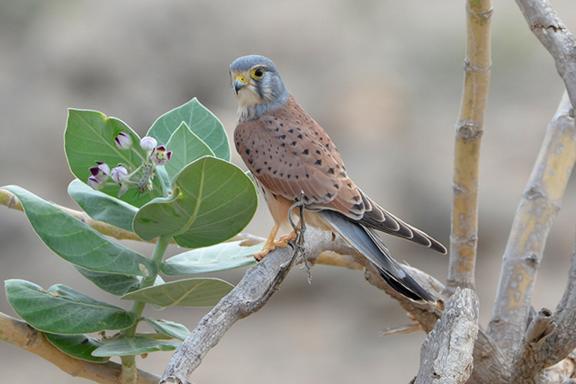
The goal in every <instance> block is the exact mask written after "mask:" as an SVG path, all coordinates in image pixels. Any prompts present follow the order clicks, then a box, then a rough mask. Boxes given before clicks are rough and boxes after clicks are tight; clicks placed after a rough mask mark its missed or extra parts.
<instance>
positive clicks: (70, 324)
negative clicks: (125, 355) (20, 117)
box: [4, 279, 135, 335]
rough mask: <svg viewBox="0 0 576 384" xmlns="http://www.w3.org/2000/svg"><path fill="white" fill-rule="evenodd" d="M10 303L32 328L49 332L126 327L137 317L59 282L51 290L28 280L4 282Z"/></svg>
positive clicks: (85, 331) (91, 330)
mask: <svg viewBox="0 0 576 384" xmlns="http://www.w3.org/2000/svg"><path fill="white" fill-rule="evenodd" d="M4 286H5V288H6V296H7V297H8V302H9V303H10V305H11V306H12V308H14V311H16V313H18V315H20V317H22V318H23V319H24V320H26V322H27V323H28V324H30V325H31V326H32V327H34V328H36V329H38V330H40V331H42V332H48V333H58V334H62V335H78V334H82V333H92V332H100V331H104V330H117V329H125V328H128V327H130V326H131V325H132V324H134V320H135V319H134V316H133V315H132V314H131V313H128V312H126V311H124V310H123V309H122V308H118V307H115V306H113V305H110V304H106V303H103V302H101V301H97V300H94V299H92V298H90V297H88V296H86V295H84V294H82V293H80V292H77V291H75V290H73V289H72V288H69V287H66V286H65V285H61V284H56V285H53V286H51V287H50V288H49V289H48V290H44V289H42V287H40V286H38V285H36V284H34V283H31V282H29V281H25V280H17V279H12V280H6V281H5V282H4Z"/></svg>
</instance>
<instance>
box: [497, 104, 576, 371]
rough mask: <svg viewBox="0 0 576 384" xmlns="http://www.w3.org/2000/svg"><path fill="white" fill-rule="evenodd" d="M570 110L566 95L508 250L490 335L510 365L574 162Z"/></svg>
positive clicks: (575, 148)
mask: <svg viewBox="0 0 576 384" xmlns="http://www.w3.org/2000/svg"><path fill="white" fill-rule="evenodd" d="M570 111H571V105H570V101H569V100H568V98H567V97H566V96H564V97H563V98H562V101H561V103H560V106H559V107H558V111H557V112H556V115H555V116H554V118H553V119H552V121H551V122H550V124H549V126H548V129H547V131H546V136H545V138H544V142H543V143H542V147H541V148H540V153H539V155H538V159H537V160H536V164H535V165H534V168H533V170H532V174H531V176H530V180H529V181H528V185H527V187H526V189H525V191H524V194H523V197H522V199H521V201H520V204H519V206H518V209H517V211H516V215H515V217H514V222H513V224H512V229H511V231H510V236H509V238H508V243H507V244H506V249H505V251H504V256H503V262H502V271H501V275H500V282H499V285H498V293H497V298H496V302H495V304H494V311H493V317H492V320H491V321H490V327H489V333H490V335H491V336H492V338H493V339H494V340H495V341H496V342H497V344H498V345H499V347H500V349H501V350H502V353H503V355H504V356H506V357H507V359H508V362H509V363H511V360H512V357H513V353H514V352H516V351H517V350H518V348H519V347H520V343H521V341H522V339H523V337H524V330H525V329H526V323H527V320H528V314H529V310H530V302H531V298H532V291H533V289H534V284H535V281H536V272H537V270H538V266H539V264H540V261H541V260H542V253H543V251H544V246H545V244H546V239H547V237H548V232H549V231H550V227H551V226H552V222H553V221H554V218H555V217H556V215H557V213H558V210H559V209H560V205H561V203H562V198H563V196H564V192H565V190H566V186H567V183H568V179H569V177H570V173H571V172H572V168H573V166H574V162H575V161H576V127H575V125H574V119H573V118H572V117H571V116H570V113H571V112H570Z"/></svg>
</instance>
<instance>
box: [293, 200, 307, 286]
mask: <svg viewBox="0 0 576 384" xmlns="http://www.w3.org/2000/svg"><path fill="white" fill-rule="evenodd" d="M303 196H304V191H302V192H301V193H300V198H299V199H297V200H296V201H295V202H294V204H292V206H291V207H290V209H289V211H288V212H289V214H288V219H289V220H290V225H291V226H292V229H293V233H294V234H295V238H294V240H295V241H294V257H298V256H300V257H301V258H302V262H303V263H304V267H305V268H306V272H308V284H311V283H312V274H311V273H310V263H309V262H308V258H307V257H306V254H305V253H304V232H306V223H305V222H304V208H305V205H304V199H303V198H302V197H303ZM294 208H300V211H299V216H298V217H299V218H300V221H299V222H298V223H297V224H296V223H294V220H293V219H292V210H293V209H294Z"/></svg>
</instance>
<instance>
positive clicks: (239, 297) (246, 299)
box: [163, 228, 505, 384]
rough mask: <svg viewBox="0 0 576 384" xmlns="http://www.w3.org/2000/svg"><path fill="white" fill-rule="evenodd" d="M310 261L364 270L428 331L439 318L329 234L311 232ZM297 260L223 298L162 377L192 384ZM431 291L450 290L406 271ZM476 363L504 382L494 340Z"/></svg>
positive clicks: (275, 258) (254, 271)
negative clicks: (203, 363) (191, 379)
mask: <svg viewBox="0 0 576 384" xmlns="http://www.w3.org/2000/svg"><path fill="white" fill-rule="evenodd" d="M305 244H306V249H305V256H306V257H308V258H309V260H310V261H311V263H313V264H322V265H332V266H337V267H344V268H349V269H354V270H359V269H364V270H365V278H366V280H367V281H368V282H369V283H370V284H372V285H374V286H376V287H378V288H380V289H383V290H384V291H385V292H386V293H388V294H389V295H390V296H392V297H393V298H394V299H396V300H397V301H398V302H399V304H400V305H401V306H402V307H403V308H404V309H405V310H406V312H407V313H408V315H409V317H410V318H411V319H412V320H414V321H416V322H417V323H418V324H419V326H420V327H421V328H422V329H424V330H425V331H427V332H429V331H430V330H432V328H433V327H434V325H435V324H436V321H437V320H438V318H439V317H440V315H441V313H442V310H441V306H442V305H441V304H433V303H421V302H416V301H413V300H410V299H408V298H406V297H404V296H402V295H400V294H399V293H398V292H396V291H395V290H394V289H393V288H392V287H390V286H389V285H387V284H386V282H385V281H384V280H383V279H382V278H381V277H380V274H379V273H378V271H377V270H376V269H375V268H374V267H373V266H372V264H370V263H369V262H367V261H366V259H365V258H363V257H361V256H360V255H359V254H358V253H357V252H356V251H355V250H354V249H352V248H350V247H349V246H348V245H346V244H345V243H343V242H342V241H339V240H336V241H333V240H332V237H331V236H330V235H329V234H326V233H323V232H320V231H317V230H315V229H313V228H310V229H308V230H307V234H306V240H305ZM291 256H292V251H291V250H290V249H280V250H275V251H273V252H271V253H270V254H269V255H268V256H267V257H266V258H265V259H264V260H263V261H262V262H260V263H259V264H258V265H256V266H254V267H253V268H251V269H250V270H248V271H247V273H246V274H245V275H244V277H243V278H242V280H241V281H240V283H239V284H238V285H237V286H236V287H235V288H234V289H233V290H232V292H231V293H230V294H228V295H227V296H226V297H225V298H223V299H222V300H221V301H220V302H219V303H218V304H217V305H216V306H215V307H214V308H213V309H212V310H211V311H210V312H209V313H208V314H207V315H206V316H204V318H202V320H201V321H200V322H199V324H198V325H197V326H196V328H195V329H194V330H193V331H192V333H191V335H190V336H189V337H188V339H187V340H186V341H185V342H184V343H183V344H182V346H181V347H180V348H179V349H178V350H177V351H176V352H175V354H174V355H173V357H172V359H171V360H170V362H169V365H168V367H167V368H166V370H165V372H164V375H163V382H165V383H188V382H189V381H188V377H189V376H190V375H191V374H192V372H193V371H194V370H195V369H196V368H197V367H198V366H199V365H200V363H201V361H202V359H203V358H204V356H206V354H207V353H208V352H209V351H210V350H211V349H212V348H213V347H214V346H215V345H216V344H217V343H218V342H219V341H220V339H221V338H222V337H223V336H224V335H225V333H226V332H227V331H228V329H230V327H232V325H233V324H234V323H235V322H236V321H238V320H240V319H242V318H244V317H246V316H248V315H250V314H251V313H254V312H256V311H257V310H258V309H260V308H261V307H262V306H263V305H264V304H265V303H266V301H267V300H268V299H269V298H270V296H271V295H272V294H273V293H274V291H275V289H276V287H277V286H278V284H279V283H280V281H281V278H283V277H284V276H285V273H286V269H285V266H286V265H288V262H289V260H290V258H291ZM405 268H406V269H407V270H408V271H409V272H410V274H411V275H412V276H413V277H414V278H415V279H417V280H418V282H419V283H420V284H421V285H422V286H423V287H424V288H425V289H427V290H429V291H431V292H434V293H435V294H436V295H438V297H442V292H443V291H444V289H445V287H444V285H443V284H442V283H440V282H439V281H437V280H436V279H434V278H433V277H431V276H429V275H427V274H426V273H424V272H422V271H420V270H418V269H416V268H412V267H410V266H405ZM279 275H280V279H279ZM474 359H475V361H478V363H476V364H475V367H474V368H475V369H474V372H473V373H472V377H473V378H475V379H476V381H474V382H475V383H479V384H498V383H504V382H505V381H504V377H505V375H504V371H503V366H502V363H501V361H502V358H501V356H500V354H499V353H498V351H497V349H496V348H495V346H494V344H493V342H492V341H491V340H490V338H489V337H488V336H487V335H486V334H484V333H483V332H482V331H480V332H479V334H478V341H477V342H476V344H475V345H474Z"/></svg>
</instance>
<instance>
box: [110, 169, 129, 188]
mask: <svg viewBox="0 0 576 384" xmlns="http://www.w3.org/2000/svg"><path fill="white" fill-rule="evenodd" d="M127 177H128V169H126V167H125V166H123V165H119V166H117V167H114V168H112V171H110V178H111V179H112V180H114V182H115V183H117V184H122V182H123V181H125V180H126V179H127Z"/></svg>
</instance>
